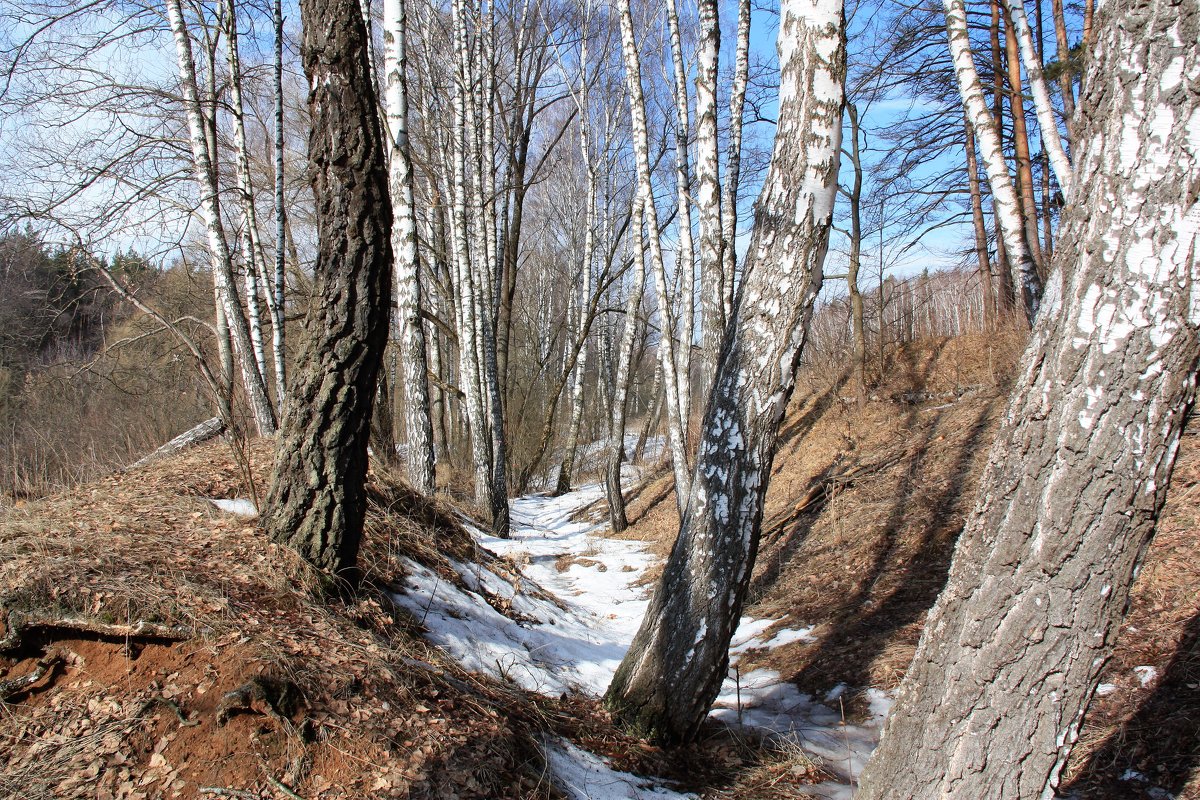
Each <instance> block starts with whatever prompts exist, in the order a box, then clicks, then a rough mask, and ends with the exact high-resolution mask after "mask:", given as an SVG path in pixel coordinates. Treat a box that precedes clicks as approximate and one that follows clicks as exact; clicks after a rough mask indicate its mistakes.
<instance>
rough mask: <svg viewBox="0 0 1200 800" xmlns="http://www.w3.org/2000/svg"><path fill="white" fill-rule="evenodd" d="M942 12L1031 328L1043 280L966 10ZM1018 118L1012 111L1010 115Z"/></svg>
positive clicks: (950, 6) (958, 4)
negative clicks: (987, 95)
mask: <svg viewBox="0 0 1200 800" xmlns="http://www.w3.org/2000/svg"><path fill="white" fill-rule="evenodd" d="M943 5H944V6H945V9H946V33H947V38H948V41H949V44H950V57H951V59H952V60H953V61H954V73H955V75H956V76H957V79H958V89H959V93H960V94H961V95H962V101H963V107H964V108H965V109H966V112H967V116H968V117H969V118H970V120H971V128H972V129H974V131H975V137H976V138H977V139H978V140H979V150H980V153H981V155H982V156H983V165H984V168H985V169H986V170H987V176H988V184H989V185H990V186H991V188H992V207H993V208H994V209H995V212H996V217H997V219H998V221H999V223H1000V234H1001V236H1002V238H1003V240H1004V250H1005V252H1006V253H1007V255H1008V259H1009V261H1010V263H1011V264H1014V265H1015V266H1016V269H1015V270H1010V271H1015V272H1018V273H1019V274H1020V276H1021V297H1022V300H1023V301H1024V308H1025V318H1026V320H1027V321H1028V322H1030V323H1031V324H1032V322H1033V320H1034V318H1035V317H1036V316H1037V313H1038V306H1039V304H1040V303H1041V299H1042V281H1041V278H1040V277H1038V272H1037V265H1036V263H1035V262H1034V260H1033V255H1032V254H1031V253H1030V251H1029V243H1028V242H1027V241H1026V238H1025V222H1024V218H1023V216H1022V213H1021V202H1020V200H1019V199H1018V198H1017V192H1016V190H1015V189H1014V188H1013V181H1012V176H1011V175H1009V173H1008V164H1007V163H1005V161H1004V150H1003V148H1002V147H1001V145H1000V133H999V131H998V130H997V127H996V120H995V119H993V118H992V115H991V113H990V112H989V111H988V108H987V103H986V102H984V99H983V87H982V85H981V84H980V82H979V73H978V72H977V71H976V69H975V62H974V60H973V59H972V57H971V40H970V35H969V33H968V32H967V11H966V7H965V6H964V3H963V0H943ZM1018 113H1020V114H1023V113H1024V110H1023V109H1021V108H1014V109H1013V114H1014V115H1015V114H1018Z"/></svg>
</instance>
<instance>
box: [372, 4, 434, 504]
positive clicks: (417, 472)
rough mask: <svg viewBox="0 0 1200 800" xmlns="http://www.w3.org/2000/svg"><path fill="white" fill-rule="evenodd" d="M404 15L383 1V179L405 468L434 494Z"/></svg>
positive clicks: (421, 489) (419, 485)
mask: <svg viewBox="0 0 1200 800" xmlns="http://www.w3.org/2000/svg"><path fill="white" fill-rule="evenodd" d="M406 27H407V14H406V4H405V0H384V3H383V41H384V62H383V64H384V74H385V79H386V81H387V85H386V90H385V103H386V106H387V122H388V126H387V127H388V131H389V135H390V139H391V141H390V143H389V144H390V148H391V158H390V159H389V161H388V172H389V175H388V182H389V184H390V191H391V200H392V258H393V260H394V270H393V272H394V273H395V280H396V312H397V317H398V322H399V325H400V369H401V372H402V374H403V377H404V428H405V441H406V443H407V446H408V457H407V468H408V469H407V472H408V479H409V481H410V482H411V483H412V485H413V488H414V489H416V490H417V491H418V492H421V493H422V494H425V495H430V494H433V490H434V484H433V477H434V472H433V468H434V452H433V424H432V422H431V420H430V411H429V380H428V377H427V374H428V356H427V353H426V348H425V330H424V327H423V326H422V323H421V277H420V261H419V259H418V255H417V218H416V207H415V203H414V200H413V171H412V153H411V150H410V146H409V139H408V85H407V79H406V76H405V69H406V67H407V54H406V43H407V31H406Z"/></svg>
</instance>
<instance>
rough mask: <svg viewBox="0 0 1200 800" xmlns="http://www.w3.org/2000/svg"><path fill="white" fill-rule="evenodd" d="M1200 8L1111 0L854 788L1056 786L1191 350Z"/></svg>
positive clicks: (990, 792) (1146, 521) (1099, 660)
mask: <svg viewBox="0 0 1200 800" xmlns="http://www.w3.org/2000/svg"><path fill="white" fill-rule="evenodd" d="M1198 30H1200V3H1198V2H1197V0H1183V2H1177V1H1176V2H1172V1H1171V0H1153V1H1151V2H1144V3H1139V4H1136V5H1135V4H1117V3H1106V4H1103V5H1102V6H1100V8H1099V9H1098V10H1097V11H1096V36H1097V41H1096V44H1095V49H1094V51H1093V53H1094V60H1093V61H1092V64H1091V66H1090V67H1089V76H1088V82H1087V87H1086V89H1085V91H1084V93H1083V94H1082V95H1081V97H1080V103H1079V116H1078V117H1077V126H1078V127H1077V133H1078V136H1079V142H1080V152H1079V154H1078V160H1077V162H1076V186H1075V189H1074V191H1073V193H1072V198H1071V204H1070V205H1069V206H1068V207H1067V209H1066V211H1065V213H1064V216H1063V223H1062V228H1061V232H1060V238H1059V241H1058V246H1057V248H1056V250H1055V252H1056V256H1055V264H1054V270H1053V272H1052V275H1051V280H1050V283H1049V287H1048V291H1047V293H1046V306H1047V308H1046V312H1047V313H1044V314H1042V315H1041V316H1040V317H1039V321H1038V324H1037V325H1036V327H1035V328H1034V331H1033V336H1032V339H1031V341H1030V345H1029V348H1028V349H1027V351H1026V353H1025V357H1024V359H1023V361H1022V372H1021V377H1020V379H1019V380H1018V382H1017V386H1016V390H1015V393H1014V396H1013V399H1012V400H1011V402H1010V404H1009V409H1008V413H1007V414H1006V416H1005V421H1004V423H1003V425H1002V427H1001V430H1000V433H999V435H998V437H997V440H996V443H995V445H994V446H993V449H992V452H991V457H990V459H989V462H988V465H987V467H986V469H985V471H984V474H983V476H982V478H981V480H980V485H979V494H978V499H977V501H976V506H975V510H974V511H973V513H972V514H971V517H970V518H969V520H968V521H967V524H966V527H965V529H964V531H963V534H962V538H961V539H960V540H959V544H958V548H957V551H956V553H955V557H954V563H953V566H952V568H951V572H950V578H949V582H948V583H947V586H946V590H945V591H944V592H943V593H942V595H941V597H940V598H939V599H938V602H937V604H936V606H935V607H934V609H933V611H932V612H931V614H930V616H929V620H928V622H927V624H926V627H925V633H924V635H923V636H922V640H921V643H920V645H919V647H918V649H917V653H916V656H915V657H914V659H913V662H912V667H911V668H910V670H909V673H908V675H907V677H906V678H905V680H904V683H903V684H902V685H901V687H900V690H899V695H898V699H897V702H896V706H895V708H894V709H893V711H892V716H891V718H890V719H889V721H888V723H887V725H886V727H885V729H884V733H883V740H882V742H881V744H880V746H879V749H878V750H877V751H876V753H875V757H874V759H873V760H872V761H871V763H870V764H869V765H868V767H867V770H866V772H865V773H864V774H863V776H862V780H861V784H862V788H861V790H860V792H859V794H858V795H856V797H858V798H860V799H862V800H875V799H876V798H884V797H887V798H904V799H905V800H909V798H935V797H936V798H977V797H1004V798H1014V800H1021V799H1022V798H1040V797H1052V796H1054V793H1055V789H1056V788H1057V786H1058V782H1059V775H1060V772H1061V770H1062V767H1063V764H1064V763H1065V762H1066V759H1067V756H1068V755H1069V753H1070V750H1071V748H1072V745H1073V744H1074V743H1075V741H1076V738H1077V737H1078V735H1079V730H1080V726H1081V724H1082V721H1083V715H1084V713H1085V711H1086V709H1087V706H1088V703H1089V701H1090V699H1091V697H1092V694H1093V692H1094V691H1095V688H1096V684H1097V681H1098V679H1099V675H1100V671H1101V669H1102V667H1103V666H1104V664H1105V662H1106V661H1107V659H1108V658H1109V656H1110V654H1111V653H1112V647H1113V641H1114V639H1115V637H1116V634H1117V628H1118V626H1119V625H1120V622H1121V619H1122V617H1123V616H1124V613H1125V608H1126V606H1127V603H1128V601H1129V593H1130V587H1131V585H1132V582H1133V578H1134V575H1135V574H1136V571H1137V568H1138V565H1139V563H1140V562H1141V559H1142V556H1143V554H1144V552H1145V550H1146V547H1147V545H1148V544H1149V541H1150V538H1151V536H1152V535H1153V532H1154V526H1155V522H1156V520H1157V518H1158V514H1159V512H1160V510H1161V508H1162V504H1163V501H1164V499H1165V496H1166V491H1167V484H1168V481H1169V479H1170V476H1171V468H1172V465H1173V462H1174V460H1175V453H1176V450H1177V448H1178V445H1179V436H1180V432H1181V429H1182V428H1183V424H1184V420H1185V418H1186V416H1187V413H1188V411H1189V409H1190V406H1191V404H1192V400H1193V396H1194V391H1195V380H1196V367H1197V359H1198V357H1200V338H1198V329H1197V325H1198V323H1197V320H1198V319H1200V317H1198V313H1197V312H1198V311H1200V309H1197V303H1198V301H1200V298H1198V297H1197V295H1196V293H1195V287H1196V286H1197V285H1200V259H1198V255H1197V254H1198V252H1200V251H1198V245H1200V241H1198V240H1200V225H1198V221H1200V204H1198V203H1197V187H1198V186H1200V139H1198V138H1197V127H1196V126H1197V122H1196V120H1197V119H1198V118H1200V116H1198V115H1200V92H1198V91H1197V89H1198V88H1200V79H1198V77H1197V76H1200V44H1198V43H1197V42H1198V39H1197V36H1196V32H1197V31H1198Z"/></svg>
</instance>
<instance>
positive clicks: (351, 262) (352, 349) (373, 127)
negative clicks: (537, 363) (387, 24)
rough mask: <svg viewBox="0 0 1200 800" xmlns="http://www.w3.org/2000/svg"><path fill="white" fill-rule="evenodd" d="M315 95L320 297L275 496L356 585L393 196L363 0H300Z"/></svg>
mask: <svg viewBox="0 0 1200 800" xmlns="http://www.w3.org/2000/svg"><path fill="white" fill-rule="evenodd" d="M300 10H301V14H302V19H303V23H304V38H303V48H302V55H303V61H304V71H305V73H306V75H307V76H308V81H309V86H311V87H312V92H311V94H310V95H309V100H308V105H309V111H310V113H311V114H312V131H311V133H310V135H309V145H308V148H309V160H310V181H311V183H312V188H313V194H314V196H315V198H316V204H317V205H316V209H317V260H316V264H315V266H314V287H313V288H314V294H313V299H312V303H311V305H310V306H309V309H308V314H307V316H306V317H305V320H304V334H303V342H302V344H301V347H300V351H299V354H298V357H297V362H296V367H295V369H294V370H293V371H292V374H291V375H289V382H288V390H289V391H288V399H287V404H286V407H285V412H284V424H283V430H282V432H281V435H280V439H279V455H278V459H277V461H276V465H275V473H274V476H273V477H272V480H271V488H270V491H269V492H268V495H267V503H266V515H265V517H266V518H265V523H266V528H267V531H268V532H269V533H270V535H271V536H272V538H274V539H275V540H276V541H278V542H281V543H283V544H287V545H289V546H290V547H293V548H295V549H296V550H297V551H298V552H299V553H300V554H301V555H302V556H304V558H305V559H307V560H308V561H310V562H312V563H313V564H314V565H316V566H317V567H319V568H320V569H322V570H325V571H326V572H329V573H331V574H332V575H333V576H335V577H337V578H343V579H347V580H350V581H351V582H353V580H354V578H355V577H356V568H355V565H356V562H357V557H358V547H359V541H360V539H361V538H362V527H363V516H364V514H365V512H366V497H365V494H364V490H363V486H364V482H365V480H366V475H367V438H368V434H369V429H370V422H371V410H372V403H373V401H374V399H375V384H376V378H377V376H378V373H379V367H380V364H381V362H382V360H383V351H384V346H385V344H386V341H387V330H388V308H389V304H390V302H391V281H390V265H391V260H392V252H391V243H390V237H391V225H392V214H391V204H390V202H389V200H388V186H387V180H388V178H387V168H386V166H385V163H384V143H383V137H382V133H381V131H380V128H379V114H378V112H377V108H378V106H377V102H376V96H375V86H374V84H373V83H372V82H371V72H370V69H369V65H368V39H367V33H366V29H365V26H364V25H363V20H362V16H361V14H360V12H359V8H358V3H357V1H356V0H301V4H300Z"/></svg>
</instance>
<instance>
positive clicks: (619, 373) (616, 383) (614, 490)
mask: <svg viewBox="0 0 1200 800" xmlns="http://www.w3.org/2000/svg"><path fill="white" fill-rule="evenodd" d="M634 203H635V205H636V208H635V210H634V214H633V269H634V273H633V287H632V289H631V290H630V292H629V297H628V299H627V300H626V301H625V326H624V329H623V330H622V332H621V345H620V348H619V350H618V352H617V369H616V375H615V377H614V379H613V395H612V403H611V411H610V418H609V426H608V446H607V448H606V449H605V454H604V493H605V497H606V499H607V502H608V520H609V525H610V527H611V528H612V531H613V533H620V532H621V531H623V530H625V529H626V528H627V527H629V520H628V519H627V518H626V516H625V495H624V494H623V491H622V487H621V462H622V461H623V460H624V458H625V415H626V412H627V410H628V403H627V400H628V397H629V379H630V377H631V375H632V370H633V353H634V347H635V346H636V344H637V340H638V338H639V336H640V334H641V325H642V323H641V308H642V296H643V295H644V293H645V290H646V255H645V246H644V244H643V239H644V234H643V230H644V224H645V218H644V215H643V214H642V209H641V200H640V198H639V199H636V200H635V201H634ZM652 234H653V232H652ZM658 374H661V372H659V373H658Z"/></svg>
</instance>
